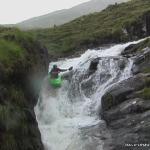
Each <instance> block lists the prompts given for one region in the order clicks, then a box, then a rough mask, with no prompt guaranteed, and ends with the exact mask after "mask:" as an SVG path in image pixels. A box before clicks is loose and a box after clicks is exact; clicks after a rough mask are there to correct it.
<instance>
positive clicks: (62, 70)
mask: <svg viewBox="0 0 150 150" xmlns="http://www.w3.org/2000/svg"><path fill="white" fill-rule="evenodd" d="M67 70H68V69H59V71H60V72H65V71H67Z"/></svg>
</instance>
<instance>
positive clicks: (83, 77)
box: [35, 40, 141, 150]
mask: <svg viewBox="0 0 150 150" xmlns="http://www.w3.org/2000/svg"><path fill="white" fill-rule="evenodd" d="M140 41H141V40H140ZM140 41H135V42H129V43H126V44H118V45H115V46H111V47H109V48H99V49H96V50H95V49H93V50H87V51H86V52H85V53H84V54H82V55H81V56H80V57H76V58H70V59H63V60H60V61H57V62H52V63H50V64H49V70H50V69H51V67H52V66H53V64H57V65H58V66H59V67H60V68H64V69H66V68H69V67H70V66H73V70H72V71H71V72H69V71H68V72H67V73H65V74H67V75H68V76H67V79H65V80H64V81H63V84H62V87H61V88H57V89H54V88H52V87H50V85H49V82H48V78H46V79H45V81H44V83H43V88H42V90H41V96H40V98H39V101H38V104H37V105H36V107H35V113H36V116H37V121H38V125H39V129H40V132H41V136H42V141H43V144H44V146H45V149H46V150H102V149H103V143H104V142H103V141H104V134H106V135H107V136H106V137H105V138H109V133H108V132H107V129H106V125H105V122H104V121H103V120H101V118H100V108H101V98H102V96H103V95H104V94H105V93H106V91H107V90H108V89H109V88H111V87H112V86H114V85H115V84H117V83H118V82H120V81H122V80H125V79H128V78H129V77H131V76H132V66H133V60H132V59H128V58H125V57H122V56H121V53H122V52H123V50H124V49H125V48H126V47H128V46H129V45H130V44H136V43H138V42H140ZM95 59H97V60H98V65H97V70H96V71H95V72H93V73H92V74H89V73H88V72H89V66H90V63H91V61H93V60H95Z"/></svg>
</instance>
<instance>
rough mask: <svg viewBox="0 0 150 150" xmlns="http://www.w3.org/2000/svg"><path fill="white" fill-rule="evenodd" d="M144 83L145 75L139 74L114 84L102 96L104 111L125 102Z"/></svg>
mask: <svg viewBox="0 0 150 150" xmlns="http://www.w3.org/2000/svg"><path fill="white" fill-rule="evenodd" d="M144 85H145V80H144V79H143V76H142V75H138V76H135V77H131V78H129V79H127V80H124V81H122V82H120V83H119V84H117V85H115V86H113V87H112V88H110V89H109V90H108V91H107V92H106V93H105V95H104V96H103V97H102V102H101V103H102V104H101V105H102V111H107V110H109V109H111V108H112V107H113V106H117V105H118V104H120V103H122V102H124V101H125V100H127V99H128V97H129V95H130V96H131V94H132V93H133V91H137V90H140V89H142V88H143V87H144Z"/></svg>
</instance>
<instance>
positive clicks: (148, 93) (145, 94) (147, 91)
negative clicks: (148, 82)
mask: <svg viewBox="0 0 150 150" xmlns="http://www.w3.org/2000/svg"><path fill="white" fill-rule="evenodd" d="M139 96H140V97H142V98H144V99H145V100H150V88H148V87H147V88H144V89H143V90H142V91H141V92H140V94H139Z"/></svg>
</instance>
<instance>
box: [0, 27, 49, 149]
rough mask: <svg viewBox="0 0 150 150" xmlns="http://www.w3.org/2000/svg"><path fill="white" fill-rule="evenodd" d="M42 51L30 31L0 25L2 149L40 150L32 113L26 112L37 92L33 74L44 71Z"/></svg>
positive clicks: (0, 123)
mask: <svg viewBox="0 0 150 150" xmlns="http://www.w3.org/2000/svg"><path fill="white" fill-rule="evenodd" d="M44 52H45V51H44V49H43V48H42V47H41V46H40V44H39V43H38V42H37V41H35V40H34V38H33V37H32V35H30V34H29V33H25V32H22V31H19V30H18V29H14V28H0V91H1V93H0V131H1V133H0V134H1V136H0V149H1V150H29V149H30V150H35V149H36V148H35V147H37V146H39V148H37V149H39V150H41V149H43V146H42V143H40V140H41V139H40V138H41V137H40V134H39V130H38V128H37V123H36V119H35V116H34V114H31V113H27V112H30V111H32V109H33V107H34V104H35V103H36V95H37V92H38V90H37V91H36V92H35V91H34V85H33V84H32V82H33V80H32V78H33V74H34V73H36V75H37V74H38V73H39V72H40V73H41V75H42V73H43V74H44V71H46V70H45V69H46V67H47V66H46V61H47V60H44V58H47V57H45V55H46V53H44ZM43 68H44V69H43ZM29 77H30V78H31V79H30V78H29ZM40 77H41V78H42V76H40ZM37 78H38V79H39V76H38V75H37ZM37 78H36V79H37ZM31 80H32V82H31ZM36 81H37V80H36ZM37 96H38V95H37ZM32 115H33V116H32ZM33 135H34V136H33Z"/></svg>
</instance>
